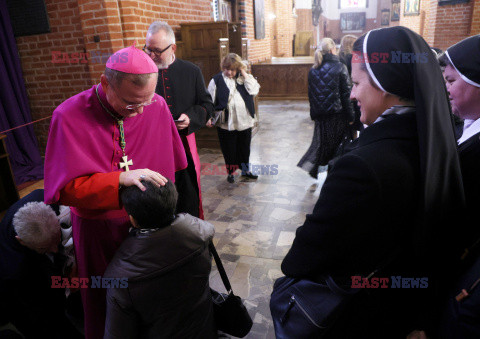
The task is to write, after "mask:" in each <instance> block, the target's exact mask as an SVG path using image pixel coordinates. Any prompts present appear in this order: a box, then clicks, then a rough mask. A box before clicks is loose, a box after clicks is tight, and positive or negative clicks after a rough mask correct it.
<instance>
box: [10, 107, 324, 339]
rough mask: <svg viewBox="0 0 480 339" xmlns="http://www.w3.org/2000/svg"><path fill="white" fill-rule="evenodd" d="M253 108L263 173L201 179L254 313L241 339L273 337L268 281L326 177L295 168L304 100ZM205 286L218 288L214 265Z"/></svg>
mask: <svg viewBox="0 0 480 339" xmlns="http://www.w3.org/2000/svg"><path fill="white" fill-rule="evenodd" d="M259 112H260V117H261V118H260V119H261V120H260V129H259V131H258V133H257V134H256V135H255V136H254V138H253V140H252V147H251V156H250V163H251V164H252V165H263V166H264V170H265V171H266V172H269V174H260V176H259V178H258V180H255V181H252V180H248V179H243V178H241V177H238V176H237V177H236V182H235V183H233V184H230V183H228V182H227V180H226V175H202V179H201V180H202V194H203V206H204V211H205V219H206V220H207V221H209V222H211V223H213V224H214V225H215V231H216V235H215V239H214V242H215V245H216V247H217V250H218V252H219V254H220V257H221V258H222V261H223V264H224V266H225V269H226V271H227V274H228V275H229V278H230V281H231V283H232V288H233V291H234V292H235V294H237V295H239V296H241V297H242V298H243V299H244V300H245V305H246V307H247V309H248V310H249V312H250V315H251V316H252V318H253V321H254V325H253V328H252V331H251V332H250V334H249V335H248V336H247V338H255V339H262V338H275V335H274V331H273V324H272V320H271V317H270V311H269V301H270V293H271V291H272V287H273V282H274V280H275V279H276V278H278V277H279V276H281V275H282V273H281V271H280V264H281V261H282V259H283V257H284V256H285V254H286V253H287V251H288V249H289V248H290V245H291V243H292V241H293V239H294V237H295V230H296V229H297V227H298V226H300V225H301V224H302V223H303V221H304V220H305V215H306V214H307V213H310V212H311V211H312V210H313V206H314V204H315V202H316V200H317V199H318V196H319V191H320V188H321V185H322V184H323V180H325V174H323V175H320V176H319V180H315V179H313V178H311V177H310V176H309V175H308V174H307V173H306V172H304V171H303V170H301V169H299V168H298V167H296V164H297V162H298V161H299V160H300V158H301V157H302V155H303V154H304V152H305V151H306V150H307V148H308V146H309V144H310V140H311V137H312V134H313V123H312V121H311V120H310V116H309V105H308V102H306V101H262V102H260V104H259ZM199 153H200V159H201V162H202V163H203V164H205V163H210V164H216V165H218V166H221V165H223V164H224V160H223V157H222V154H221V152H220V150H214V149H200V150H199ZM266 165H269V166H270V167H269V169H268V170H266V167H265V166H266ZM272 165H276V167H277V170H278V173H275V170H272V168H271V166H272ZM210 172H212V171H210ZM238 175H239V172H238ZM37 188H43V181H40V182H38V183H36V184H35V185H33V186H30V187H27V188H26V189H24V190H22V191H21V192H20V195H21V196H22V197H23V196H25V195H26V194H28V193H30V192H31V191H32V190H34V189H37ZM211 286H212V288H214V289H216V290H219V291H223V285H222V282H221V279H220V276H219V275H218V272H217V271H216V268H214V269H213V271H212V275H211Z"/></svg>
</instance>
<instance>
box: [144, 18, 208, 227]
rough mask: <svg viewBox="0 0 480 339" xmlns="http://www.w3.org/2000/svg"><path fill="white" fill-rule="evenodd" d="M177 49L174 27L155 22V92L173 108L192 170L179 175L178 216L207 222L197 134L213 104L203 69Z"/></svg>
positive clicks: (150, 36)
mask: <svg viewBox="0 0 480 339" xmlns="http://www.w3.org/2000/svg"><path fill="white" fill-rule="evenodd" d="M176 49H177V46H176V45H175V34H174V33H173V30H172V28H171V27H170V26H169V25H168V24H167V23H166V22H162V21H155V22H153V23H152V24H151V25H150V27H149V28H148V31H147V39H146V44H145V47H144V51H145V53H147V54H148V55H150V57H151V58H152V60H153V61H154V62H155V64H156V65H157V66H158V83H157V88H156V90H155V92H156V93H157V94H159V95H161V96H162V97H163V98H164V99H165V101H166V102H167V105H168V107H169V108H170V112H171V113H172V116H173V119H174V120H175V124H176V126H177V128H178V131H179V134H180V136H181V138H182V141H183V146H184V147H185V153H186V155H187V160H188V167H187V168H186V169H185V170H183V171H178V172H176V173H175V185H176V186H177V191H178V204H177V213H181V212H187V213H189V214H191V215H193V216H196V217H199V218H202V219H203V210H202V198H201V197H202V196H201V188H200V158H199V156H198V152H197V146H196V142H195V134H194V132H195V131H197V130H199V129H200V128H202V127H203V126H205V124H206V122H207V121H208V120H209V119H210V117H211V114H212V112H213V103H212V98H211V96H210V94H209V93H208V91H207V90H206V88H205V82H204V80H203V75H202V72H201V71H200V68H198V67H197V66H195V65H194V64H192V63H191V62H188V61H184V60H181V59H178V58H176V57H175V51H176Z"/></svg>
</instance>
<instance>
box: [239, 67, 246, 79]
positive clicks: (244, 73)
mask: <svg viewBox="0 0 480 339" xmlns="http://www.w3.org/2000/svg"><path fill="white" fill-rule="evenodd" d="M240 74H241V75H242V77H243V78H246V77H247V71H245V68H241V69H240Z"/></svg>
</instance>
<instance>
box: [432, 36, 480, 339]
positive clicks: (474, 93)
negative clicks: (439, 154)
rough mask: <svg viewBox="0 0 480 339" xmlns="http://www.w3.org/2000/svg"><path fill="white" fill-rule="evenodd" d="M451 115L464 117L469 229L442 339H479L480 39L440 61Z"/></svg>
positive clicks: (460, 141)
mask: <svg viewBox="0 0 480 339" xmlns="http://www.w3.org/2000/svg"><path fill="white" fill-rule="evenodd" d="M441 59H442V60H441V61H442V62H443V63H445V64H446V67H445V81H446V85H447V90H448V93H449V97H450V102H451V105H452V110H453V113H454V114H456V115H457V116H458V117H460V118H462V119H465V120H464V126H463V134H462V136H461V137H460V138H459V139H458V153H459V156H460V166H461V169H462V176H463V184H464V188H465V199H466V203H467V210H466V213H465V214H464V215H463V216H462V217H466V220H465V221H464V223H465V224H466V225H469V226H471V230H470V232H469V233H470V234H471V237H470V242H469V244H468V247H469V250H468V251H466V252H465V256H463V261H462V265H461V266H460V268H461V270H460V277H459V279H458V281H457V282H456V284H455V286H454V287H453V288H452V289H451V293H450V296H449V298H448V303H447V307H446V310H445V315H444V319H443V321H442V322H441V324H442V326H441V330H440V331H439V337H440V338H480V234H479V233H480V232H479V231H480V230H479V228H478V212H477V209H478V206H480V176H479V173H480V35H475V36H472V37H469V38H467V39H465V40H462V41H460V42H459V43H457V44H455V45H453V46H451V47H449V48H448V49H447V51H446V52H445V54H444V55H443V56H442V57H441Z"/></svg>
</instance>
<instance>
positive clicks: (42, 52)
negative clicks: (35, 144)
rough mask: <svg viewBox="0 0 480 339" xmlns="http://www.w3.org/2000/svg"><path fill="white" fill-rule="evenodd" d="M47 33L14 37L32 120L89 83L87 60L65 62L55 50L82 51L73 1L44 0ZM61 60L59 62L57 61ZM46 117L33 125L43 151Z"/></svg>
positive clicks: (40, 116)
mask: <svg viewBox="0 0 480 339" xmlns="http://www.w3.org/2000/svg"><path fill="white" fill-rule="evenodd" d="M45 2H46V7H47V12H48V16H49V18H50V29H51V33H48V34H39V35H31V36H26V37H18V38H17V39H16V40H17V47H18V52H19V54H20V62H21V64H22V70H23V77H24V80H25V86H26V89H27V95H28V98H29V101H30V107H31V111H32V118H33V120H37V119H40V118H43V117H47V116H50V115H51V114H52V112H53V109H54V108H55V107H56V106H58V105H59V104H60V103H61V102H63V101H64V100H65V99H67V98H69V97H70V96H72V95H73V94H75V93H78V92H81V91H83V90H85V89H87V88H88V87H90V86H91V85H92V81H91V79H90V74H89V69H88V64H87V63H81V62H80V60H79V59H78V57H79V56H78V55H77V59H76V60H75V59H74V60H70V61H72V62H74V63H63V61H64V60H65V61H68V60H67V58H64V55H61V54H59V55H57V54H55V61H56V62H57V61H58V62H59V63H53V62H52V53H54V52H55V51H59V52H63V53H68V55H69V56H72V53H84V52H85V43H84V37H83V32H82V26H81V22H80V16H79V9H78V3H77V1H76V0H46V1H45ZM60 62H62V63H60ZM49 125H50V119H47V120H43V121H41V122H39V123H37V124H35V125H34V130H35V134H36V135H37V139H38V141H39V147H40V150H41V151H42V152H43V150H44V149H45V146H46V142H47V135H48V127H49Z"/></svg>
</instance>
